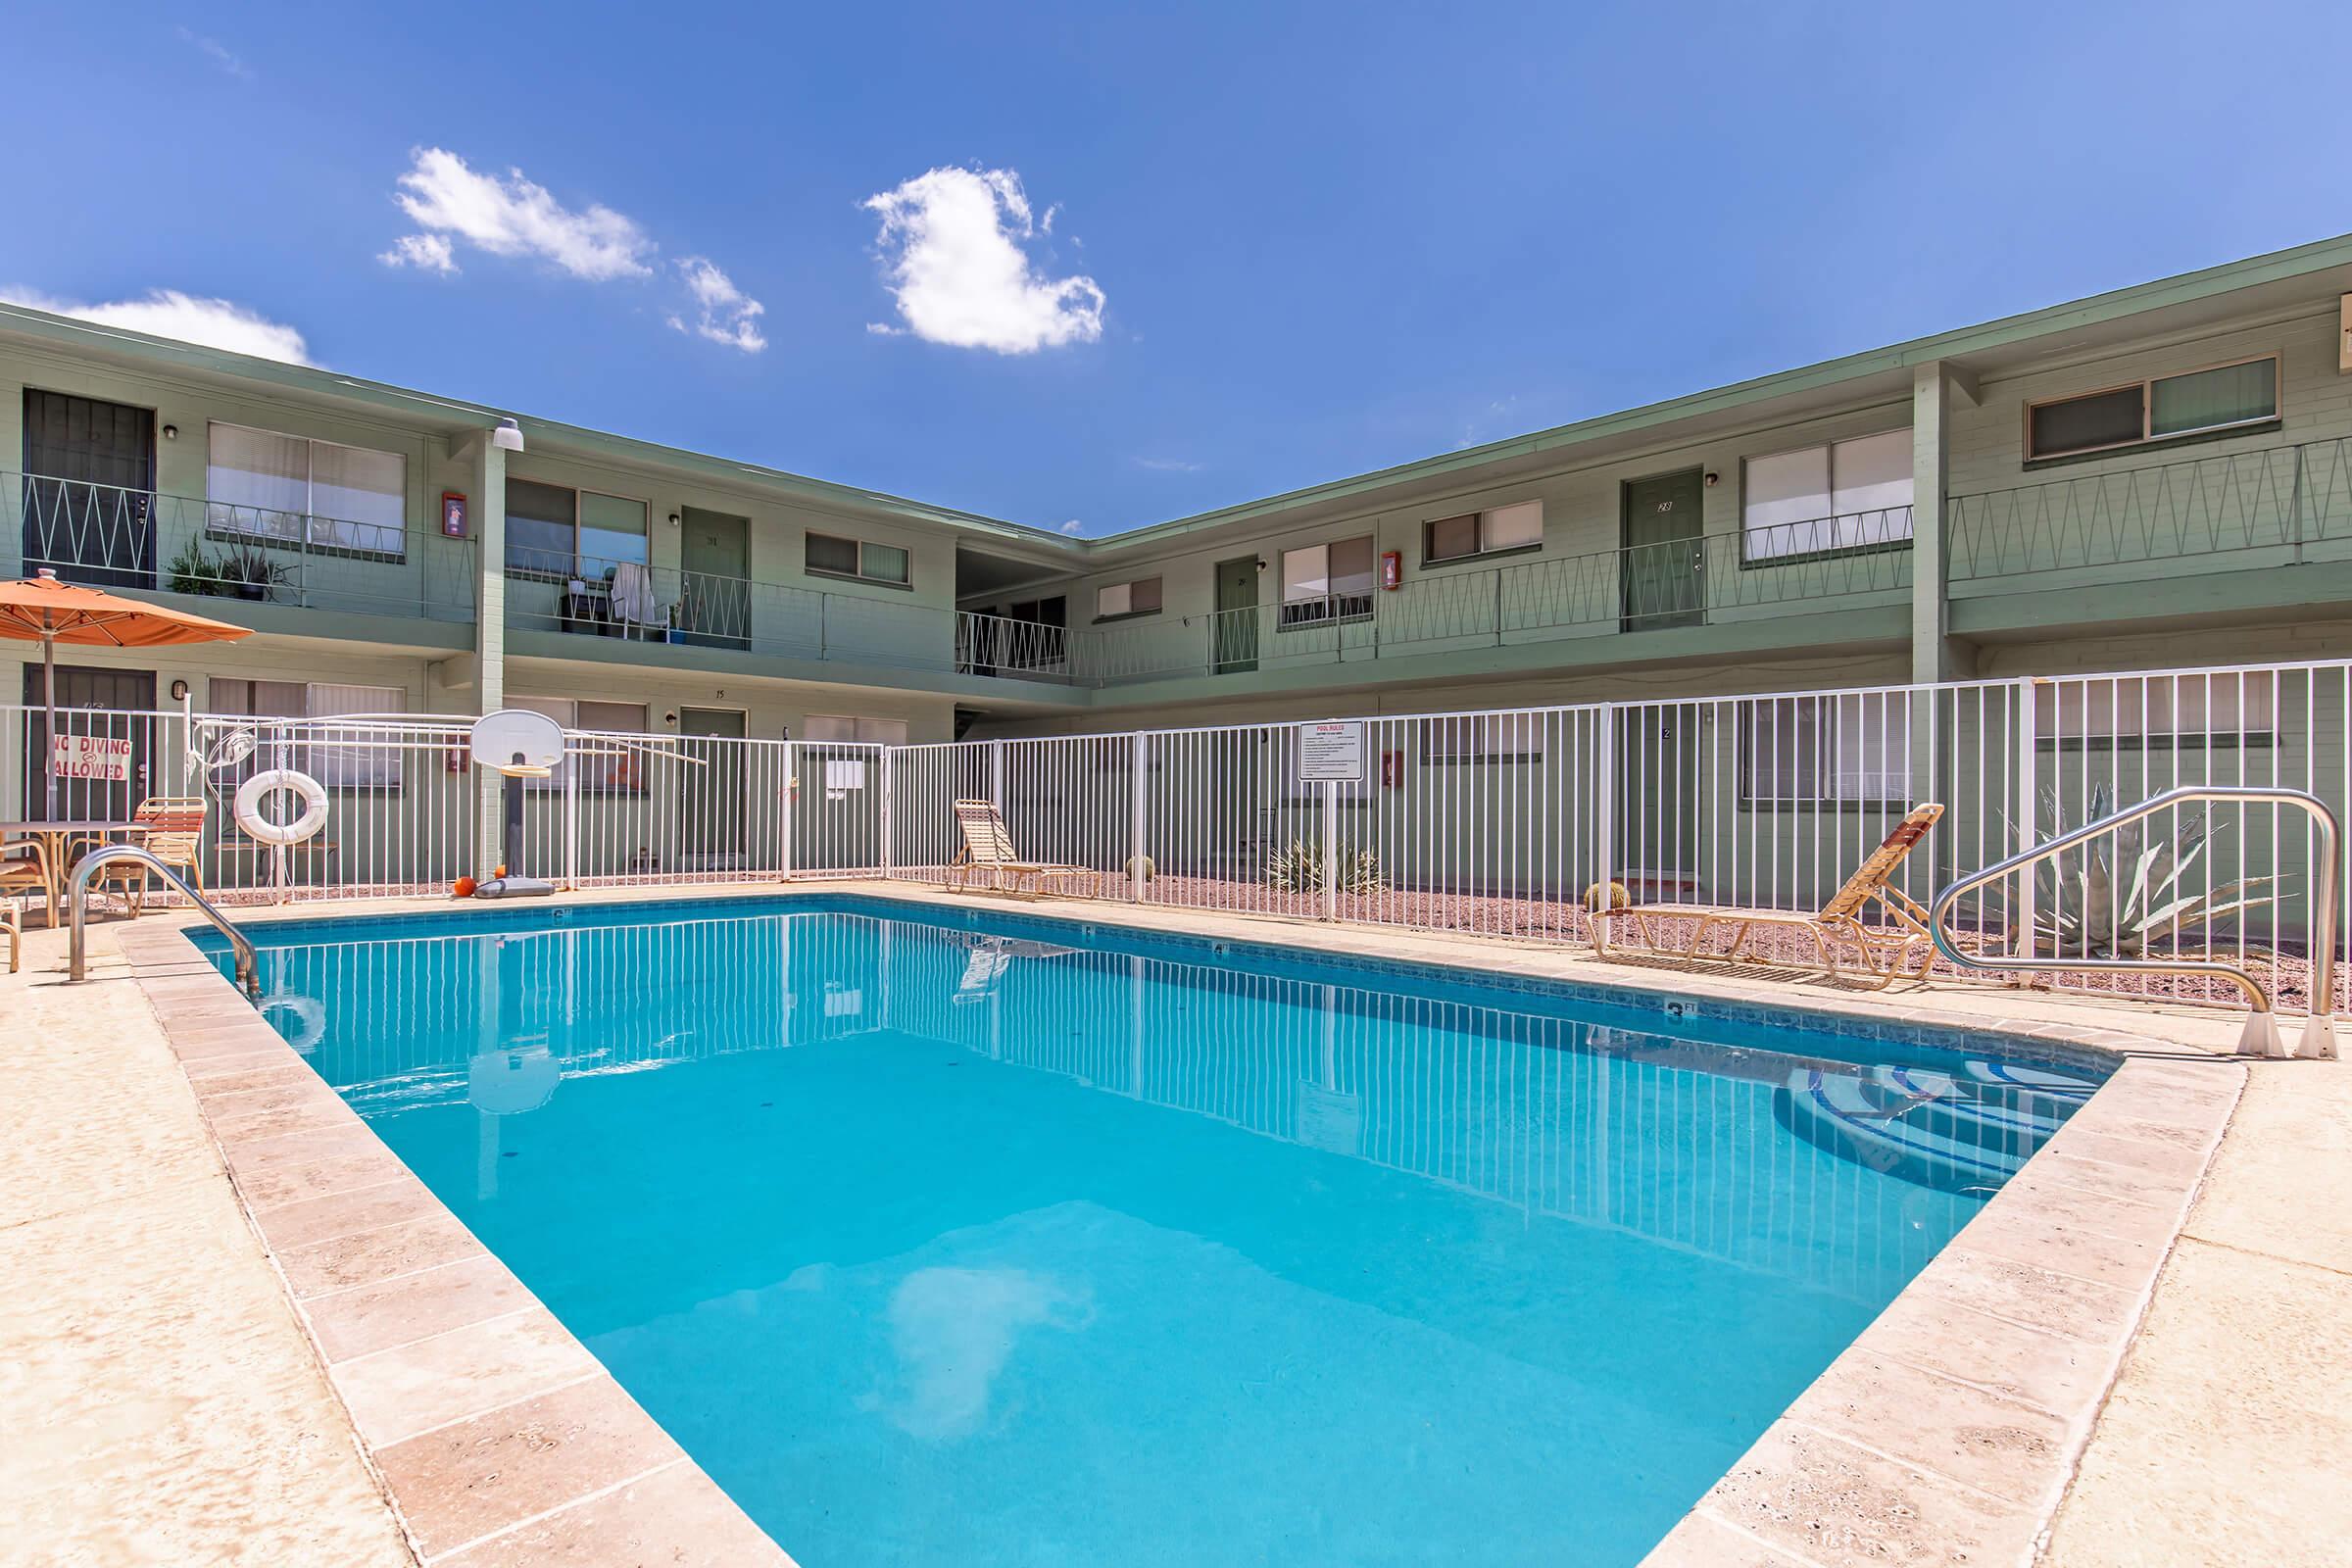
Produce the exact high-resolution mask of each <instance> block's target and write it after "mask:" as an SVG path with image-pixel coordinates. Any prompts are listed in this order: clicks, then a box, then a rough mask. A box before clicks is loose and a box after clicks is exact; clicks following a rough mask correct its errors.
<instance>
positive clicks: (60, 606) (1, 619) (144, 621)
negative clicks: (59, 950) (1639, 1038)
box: [0, 569, 253, 818]
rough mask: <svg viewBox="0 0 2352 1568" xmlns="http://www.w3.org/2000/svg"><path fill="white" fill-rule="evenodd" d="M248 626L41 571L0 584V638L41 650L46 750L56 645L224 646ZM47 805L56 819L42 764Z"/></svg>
mask: <svg viewBox="0 0 2352 1568" xmlns="http://www.w3.org/2000/svg"><path fill="white" fill-rule="evenodd" d="M252 635H253V629H252V628H251V627H249V626H231V625H230V624H229V623H228V622H227V621H224V620H209V619H207V618H206V617H204V616H202V615H191V614H189V613H187V612H186V611H184V610H171V609H167V608H166V607H164V606H162V605H151V604H148V603H147V602H146V601H145V600H141V599H124V598H122V597H121V596H119V595H116V594H110V593H107V592H105V591H103V590H101V589H97V588H84V587H82V586H80V585H79V584H78V583H70V582H59V581H58V580H57V573H56V572H54V571H49V570H46V569H44V570H43V571H42V572H41V573H40V575H38V576H36V577H22V578H19V579H18V580H16V581H15V582H0V637H7V638H11V639H14V640H15V641H17V642H31V641H33V640H34V639H35V638H38V639H39V641H40V644H41V695H42V697H43V698H44V699H45V700H46V702H47V705H48V711H49V730H48V733H49V736H50V737H51V740H50V744H51V745H55V744H56V739H55V737H56V735H57V645H58V644H59V643H67V644H70V645H72V646H73V647H77V648H167V647H172V646H174V645H177V644H182V643H226V642H234V641H236V640H237V639H238V638H239V637H250V636H252ZM41 772H42V773H43V775H44V776H45V777H46V778H47V779H48V785H49V789H48V799H47V801H46V803H45V809H44V810H43V812H42V814H43V816H45V817H50V818H54V817H55V816H56V814H57V775H56V773H55V772H54V771H53V770H52V769H51V768H49V767H48V766H47V765H46V764H44V765H43V766H42V768H41Z"/></svg>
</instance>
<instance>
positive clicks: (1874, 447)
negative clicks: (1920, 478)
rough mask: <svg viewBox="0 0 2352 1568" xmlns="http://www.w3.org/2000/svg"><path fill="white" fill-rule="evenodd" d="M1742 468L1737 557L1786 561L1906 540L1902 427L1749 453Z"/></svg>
mask: <svg viewBox="0 0 2352 1568" xmlns="http://www.w3.org/2000/svg"><path fill="white" fill-rule="evenodd" d="M1745 468H1746V483H1745V485H1744V487H1743V488H1744V494H1743V495H1742V496H1741V498H1740V560H1741V561H1742V563H1745V564H1756V563H1759V562H1787V561H1794V560H1801V559H1803V558H1804V557H1807V556H1820V555H1830V554H1835V553H1837V552H1839V551H1847V550H1867V549H1871V548H1874V547H1879V546H1888V545H1906V544H1908V543H1910V541H1911V432H1910V431H1909V430H1883V431H1881V432H1879V433H1878V434H1876V435H1865V436H1856V437H1854V438H1853V439H1851V440H1847V441H1830V442H1825V443H1823V444H1822V445H1820V446H1813V447H1802V448H1799V449H1798V450H1796V451H1794V452H1776V453H1774V454H1772V455H1771V456H1770V457H1763V458H1750V459H1748V460H1747V463H1746V465H1745Z"/></svg>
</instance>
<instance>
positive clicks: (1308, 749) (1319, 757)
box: [1299, 718, 1364, 784]
mask: <svg viewBox="0 0 2352 1568" xmlns="http://www.w3.org/2000/svg"><path fill="white" fill-rule="evenodd" d="M1363 781H1364V721H1363V720H1362V719H1360V718H1349V719H1331V720H1326V721H1325V722H1323V723H1319V724H1301V725H1299V783H1301V784H1361V783H1362V782H1363Z"/></svg>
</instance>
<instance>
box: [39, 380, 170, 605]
mask: <svg viewBox="0 0 2352 1568" xmlns="http://www.w3.org/2000/svg"><path fill="white" fill-rule="evenodd" d="M24 483H25V570H26V571H28V572H29V571H33V570H36V569H38V568H39V567H42V566H48V567H50V568H51V569H53V570H54V571H56V573H57V574H58V575H59V576H60V577H65V578H69V579H71V580H73V581H74V582H86V583H96V584H100V585H110V586H126V587H132V588H152V587H154V586H155V528H154V510H155V495H154V491H155V412H154V411H153V410H152V409H134V408H131V407H129V406H128V405H126V404H122V403H108V402H105V401H103V400H101V399H98V398H77V397H72V396H69V395H68V394H66V393H63V392H43V391H41V390H40V389H39V388H37V387H26V388H25V481H24Z"/></svg>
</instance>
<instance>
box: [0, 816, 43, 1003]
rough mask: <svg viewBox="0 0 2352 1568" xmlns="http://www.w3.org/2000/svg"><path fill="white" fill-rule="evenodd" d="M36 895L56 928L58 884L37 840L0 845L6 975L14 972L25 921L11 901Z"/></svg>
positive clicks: (15, 840) (13, 840) (40, 843)
mask: <svg viewBox="0 0 2352 1568" xmlns="http://www.w3.org/2000/svg"><path fill="white" fill-rule="evenodd" d="M27 893H38V894H39V895H40V896H41V901H42V903H44V904H45V905H47V906H48V909H49V924H50V925H51V926H53V927H54V926H55V925H56V924H57V883H56V881H55V879H54V878H52V877H51V876H50V874H49V851H48V848H47V847H46V846H45V845H43V844H42V842H41V841H40V840H39V839H10V840H8V841H7V842H6V843H0V907H5V908H6V909H7V911H8V915H7V921H8V972H9V973H11V974H14V973H16V972H17V959H18V950H19V948H21V947H22V946H23V945H24V941H25V936H24V918H23V915H22V914H21V912H20V911H19V910H18V908H17V907H16V906H15V905H14V904H13V903H11V902H10V901H11V900H13V899H15V898H17V897H18V896H19V895H22V894H27Z"/></svg>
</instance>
